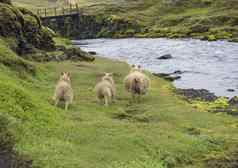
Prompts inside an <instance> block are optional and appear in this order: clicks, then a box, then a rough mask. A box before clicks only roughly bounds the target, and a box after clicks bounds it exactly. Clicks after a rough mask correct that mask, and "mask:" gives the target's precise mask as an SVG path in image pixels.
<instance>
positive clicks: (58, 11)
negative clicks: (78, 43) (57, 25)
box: [36, 4, 82, 20]
mask: <svg viewBox="0 0 238 168" xmlns="http://www.w3.org/2000/svg"><path fill="white" fill-rule="evenodd" d="M36 12H37V15H38V16H40V17H41V19H43V20H44V19H53V18H64V17H71V16H75V15H79V14H81V13H82V10H80V9H79V6H78V4H75V5H72V4H71V5H68V6H67V7H54V8H42V9H37V10H36Z"/></svg>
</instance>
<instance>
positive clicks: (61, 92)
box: [53, 72, 73, 110]
mask: <svg viewBox="0 0 238 168" xmlns="http://www.w3.org/2000/svg"><path fill="white" fill-rule="evenodd" d="M53 100H54V101H55V106H57V105H58V103H59V101H64V103H65V110H68V106H69V105H70V104H71V103H72V102H73V89H72V87H71V79H70V74H69V73H67V72H62V73H61V75H60V79H59V81H58V83H57V85H56V87H55V93H54V97H53Z"/></svg>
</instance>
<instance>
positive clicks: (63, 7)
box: [62, 7, 64, 15]
mask: <svg viewBox="0 0 238 168" xmlns="http://www.w3.org/2000/svg"><path fill="white" fill-rule="evenodd" d="M62 14H63V15H64V7H63V8H62Z"/></svg>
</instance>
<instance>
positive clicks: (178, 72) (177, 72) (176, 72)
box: [173, 70, 184, 75]
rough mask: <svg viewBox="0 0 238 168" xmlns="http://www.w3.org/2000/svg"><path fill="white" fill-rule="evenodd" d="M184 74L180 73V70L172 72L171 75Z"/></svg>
mask: <svg viewBox="0 0 238 168" xmlns="http://www.w3.org/2000/svg"><path fill="white" fill-rule="evenodd" d="M183 73H184V72H183V71H180V70H177V71H174V72H173V74H180V75H181V74H183Z"/></svg>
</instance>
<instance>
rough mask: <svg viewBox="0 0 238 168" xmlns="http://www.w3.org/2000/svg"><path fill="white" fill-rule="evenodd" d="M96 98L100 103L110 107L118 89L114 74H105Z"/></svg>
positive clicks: (97, 89) (97, 86)
mask: <svg viewBox="0 0 238 168" xmlns="http://www.w3.org/2000/svg"><path fill="white" fill-rule="evenodd" d="M95 90H96V96H97V99H98V100H99V102H100V103H103V104H104V105H105V106H108V105H109V104H110V103H111V102H112V101H114V100H115V97H116V87H115V82H114V80H113V75H112V73H105V74H104V76H103V77H102V79H101V81H100V82H99V83H97V85H96V87H95Z"/></svg>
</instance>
